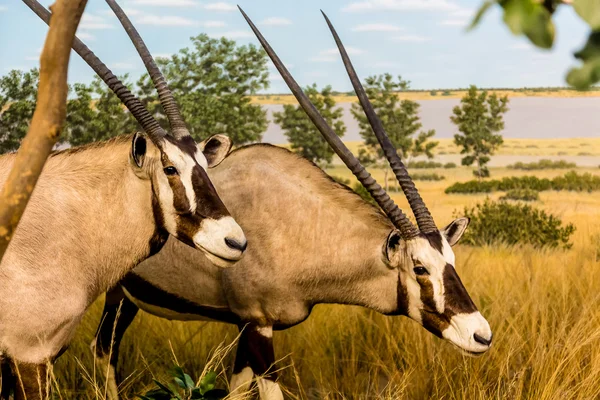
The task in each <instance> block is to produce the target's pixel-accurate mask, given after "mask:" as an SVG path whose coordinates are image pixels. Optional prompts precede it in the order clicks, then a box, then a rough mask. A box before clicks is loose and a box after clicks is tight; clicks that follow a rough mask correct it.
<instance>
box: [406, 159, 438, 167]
mask: <svg viewBox="0 0 600 400" xmlns="http://www.w3.org/2000/svg"><path fill="white" fill-rule="evenodd" d="M441 167H442V164H441V163H439V162H435V161H430V160H422V161H411V162H409V163H408V168H415V169H424V168H441Z"/></svg>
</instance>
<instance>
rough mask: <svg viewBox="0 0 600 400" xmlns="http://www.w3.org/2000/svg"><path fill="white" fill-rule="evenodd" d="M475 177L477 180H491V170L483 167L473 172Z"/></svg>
mask: <svg viewBox="0 0 600 400" xmlns="http://www.w3.org/2000/svg"><path fill="white" fill-rule="evenodd" d="M473 175H474V176H475V177H476V178H489V177H490V170H489V169H487V168H486V167H481V169H474V170H473Z"/></svg>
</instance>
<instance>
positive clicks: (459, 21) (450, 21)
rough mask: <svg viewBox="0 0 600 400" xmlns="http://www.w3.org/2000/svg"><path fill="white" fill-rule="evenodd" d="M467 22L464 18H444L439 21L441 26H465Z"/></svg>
mask: <svg viewBox="0 0 600 400" xmlns="http://www.w3.org/2000/svg"><path fill="white" fill-rule="evenodd" d="M468 24H469V20H466V19H445V20H443V21H442V22H440V25H442V26H464V27H466V26H467V25H468Z"/></svg>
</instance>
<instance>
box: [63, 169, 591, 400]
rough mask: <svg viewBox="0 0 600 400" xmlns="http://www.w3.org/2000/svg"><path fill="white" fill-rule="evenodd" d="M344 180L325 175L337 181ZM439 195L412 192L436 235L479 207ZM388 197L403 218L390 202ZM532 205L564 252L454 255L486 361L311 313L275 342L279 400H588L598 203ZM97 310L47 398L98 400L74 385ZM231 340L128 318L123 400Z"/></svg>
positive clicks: (214, 328) (356, 321)
mask: <svg viewBox="0 0 600 400" xmlns="http://www.w3.org/2000/svg"><path fill="white" fill-rule="evenodd" d="M468 172H469V171H463V170H462V169H457V170H456V173H457V174H459V173H460V174H463V175H465V174H468ZM344 173H346V172H341V171H337V170H336V175H340V176H343V177H344V178H348V177H349V176H348V175H349V174H348V173H346V175H344ZM377 173H378V172H377ZM508 173H510V172H508ZM557 174H560V173H559V172H558V173H554V172H545V173H544V176H546V175H547V176H549V177H551V176H556V175H557ZM463 175H458V176H457V177H454V176H453V175H452V176H451V177H450V178H451V179H464V176H463ZM381 177H382V176H379V175H378V176H377V179H381ZM446 185H447V183H444V182H441V183H440V182H422V183H419V189H421V193H422V195H423V196H424V198H425V200H426V201H427V204H428V205H429V206H430V209H431V210H432V212H433V213H434V216H435V217H436V221H437V222H438V223H439V224H440V225H441V224H444V223H447V222H449V221H450V220H451V216H452V214H453V212H454V210H456V209H458V208H461V207H463V206H465V205H470V204H474V203H475V202H478V201H481V200H482V199H483V196H481V195H471V196H464V195H444V194H443V189H444V187H445V186H446ZM393 196H394V198H395V199H396V200H397V201H398V204H399V205H400V206H401V207H403V208H407V205H406V203H405V200H404V199H402V198H401V196H400V195H398V194H393ZM542 200H543V203H542V204H541V205H540V206H541V207H543V208H544V209H545V210H547V211H550V212H552V213H555V214H558V215H560V216H561V217H562V219H563V220H564V221H565V223H573V224H575V226H576V227H577V230H576V232H575V233H574V234H573V237H572V242H573V247H572V248H571V249H569V250H561V249H545V250H544V249H536V248H533V247H531V246H516V247H509V246H494V247H469V246H460V245H459V246H457V247H456V248H455V252H456V256H457V270H458V272H459V274H460V276H461V279H462V280H463V282H464V284H465V287H466V288H467V289H468V291H469V293H470V294H471V296H472V297H473V300H474V301H475V303H476V304H477V306H478V307H479V309H480V311H481V312H482V314H483V315H484V316H485V317H486V318H487V319H488V321H489V322H490V325H491V327H492V329H493V331H494V344H493V346H492V348H491V350H490V351H489V352H488V353H487V354H485V355H483V356H481V357H479V358H471V357H466V356H463V355H462V354H461V353H459V352H458V351H457V350H456V349H455V348H453V347H452V346H451V345H450V344H448V343H446V342H444V341H442V340H440V339H438V338H436V337H434V336H433V335H431V334H430V333H428V332H426V331H425V330H424V329H423V328H422V327H420V326H418V325H417V324H416V323H414V322H412V321H410V320H409V319H407V318H404V317H386V316H382V315H379V314H377V313H375V312H372V311H369V310H365V309H362V308H359V307H351V306H335V305H319V306H317V307H315V310H314V311H313V314H312V315H311V317H310V318H309V319H308V320H307V321H305V322H303V323H302V324H300V325H298V326H296V327H294V328H291V329H288V330H286V331H283V332H275V335H274V342H275V354H276V357H277V358H279V359H280V363H279V367H280V368H282V371H281V373H280V376H281V382H282V385H283V390H284V393H285V394H286V395H287V396H288V398H292V399H296V398H298V399H321V398H327V399H342V398H345V399H366V398H369V399H370V398H382V399H429V398H432V399H448V400H454V399H464V400H467V399H468V400H477V399H482V400H483V399H486V400H487V399H536V400H537V399H540V400H555V399H556V400H559V399H560V400H562V399H596V398H600V385H599V384H598V382H600V239H599V238H600V225H599V224H598V217H599V216H600V199H598V197H597V195H596V194H594V193H592V194H589V193H585V192H583V193H582V192H544V193H542ZM101 308H102V307H101V302H98V303H96V304H94V305H93V307H92V308H91V309H90V311H89V312H88V314H87V315H86V317H85V318H84V321H83V323H82V324H81V326H80V328H79V330H78V333H77V336H76V338H75V340H74V342H73V343H72V345H71V347H70V349H69V350H68V351H67V352H66V353H65V354H64V355H63V356H62V357H61V358H60V359H59V360H58V362H57V365H56V368H55V371H54V372H55V376H56V380H57V383H56V384H57V385H58V387H59V388H60V397H59V398H62V399H83V400H87V399H98V398H101V395H98V394H97V393H98V392H97V391H95V390H94V385H93V384H92V383H90V381H93V380H94V379H92V380H86V379H85V376H93V371H94V359H93V356H92V354H91V352H90V351H89V343H90V341H91V340H92V338H93V335H94V332H95V329H96V326H97V324H98V321H99V319H100V313H101ZM237 334H238V331H237V328H235V327H233V326H229V325H225V324H220V323H212V322H171V321H167V320H163V319H159V318H156V317H153V316H150V315H147V314H144V313H142V312H140V314H139V315H138V317H137V318H136V320H135V321H134V323H133V324H132V326H131V328H130V329H129V330H128V332H127V334H126V335H125V338H124V340H123V343H122V345H121V363H120V368H119V370H120V373H121V374H122V376H124V377H126V379H125V380H124V383H123V387H122V393H123V394H124V395H125V396H124V398H127V399H131V398H134V396H135V394H136V393H142V392H143V391H145V390H147V389H149V388H151V387H153V383H152V378H157V379H162V380H163V381H164V380H168V379H169V375H168V371H169V369H170V368H171V367H172V366H173V364H174V360H173V354H175V355H176V357H177V361H178V363H179V364H180V365H181V366H182V367H183V368H184V369H185V370H186V372H188V373H189V374H190V375H192V376H194V377H196V376H200V375H201V373H202V371H203V370H204V367H205V366H206V364H207V362H208V360H209V359H210V358H211V354H212V353H211V352H212V350H213V349H214V348H215V347H217V346H218V345H219V344H220V343H222V342H225V343H229V342H231V341H233V340H235V338H236V336H237ZM233 354H234V353H229V354H228V355H227V356H226V357H225V359H224V361H223V363H222V365H221V367H220V369H219V372H221V375H220V377H221V381H220V384H219V386H220V387H227V386H226V381H225V376H226V375H227V374H226V372H227V373H229V374H230V368H231V365H232V360H233ZM226 369H228V370H227V371H225V370H226ZM85 371H87V372H85ZM86 374H87V375H86ZM95 379H96V380H97V379H98V378H97V377H96V378H95ZM97 384H98V385H101V384H102V382H101V381H98V383H97Z"/></svg>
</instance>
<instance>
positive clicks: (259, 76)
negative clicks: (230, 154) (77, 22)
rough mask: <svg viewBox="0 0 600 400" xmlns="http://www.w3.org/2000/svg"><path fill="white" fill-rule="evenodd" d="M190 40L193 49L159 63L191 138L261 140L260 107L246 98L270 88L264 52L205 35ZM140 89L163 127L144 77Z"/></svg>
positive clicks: (262, 120) (262, 114)
mask: <svg viewBox="0 0 600 400" xmlns="http://www.w3.org/2000/svg"><path fill="white" fill-rule="evenodd" d="M191 40H192V48H191V49H190V48H185V49H182V50H180V51H179V52H178V53H177V54H174V55H173V56H171V57H170V58H159V59H158V60H157V63H158V64H159V66H160V68H161V70H162V71H163V73H164V74H165V77H166V78H167V80H168V82H169V87H170V88H171V90H172V91H173V95H174V96H175V99H176V100H177V102H178V104H179V107H180V109H181V113H182V115H183V117H184V119H185V121H186V123H187V126H188V128H189V130H190V133H191V135H192V136H193V137H194V139H196V140H202V139H205V138H207V137H208V136H210V135H214V134H217V133H221V134H224V135H227V136H229V137H230V138H231V140H232V141H233V143H234V144H236V145H241V144H245V143H251V142H258V141H260V140H261V139H262V135H263V132H264V131H265V130H266V129H267V123H268V121H267V116H266V112H265V110H263V109H262V107H261V106H260V105H258V104H251V103H250V97H249V96H250V95H253V94H256V93H257V92H258V91H259V90H263V89H267V88H268V87H269V80H268V76H269V75H268V70H267V56H266V53H265V52H264V50H262V49H259V48H257V47H256V46H254V45H252V44H251V45H247V46H245V45H244V46H237V45H236V43H235V41H233V40H229V39H226V38H220V39H215V38H210V37H209V36H208V35H206V34H200V35H198V36H196V37H193V38H191ZM138 88H139V90H138V96H139V97H140V99H141V100H142V102H143V103H144V105H146V107H147V108H148V109H149V110H150V112H151V113H152V114H154V115H155V117H156V118H157V120H158V121H159V123H161V125H163V127H165V128H166V127H167V126H166V125H167V121H166V118H165V116H164V112H163V110H162V108H161V107H160V103H159V102H158V101H157V97H156V93H155V90H154V85H152V83H151V80H150V77H149V76H148V74H145V75H144V76H143V77H142V78H141V79H140V80H139V81H138Z"/></svg>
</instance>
